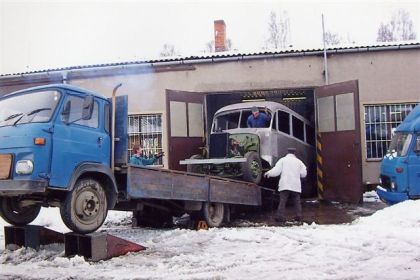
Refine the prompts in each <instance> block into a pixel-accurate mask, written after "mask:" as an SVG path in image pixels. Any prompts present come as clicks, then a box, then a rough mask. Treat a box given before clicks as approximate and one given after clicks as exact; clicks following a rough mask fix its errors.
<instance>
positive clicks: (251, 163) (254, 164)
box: [242, 152, 262, 184]
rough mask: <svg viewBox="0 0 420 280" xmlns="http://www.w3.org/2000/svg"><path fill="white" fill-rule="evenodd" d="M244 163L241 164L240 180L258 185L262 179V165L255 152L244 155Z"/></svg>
mask: <svg viewBox="0 0 420 280" xmlns="http://www.w3.org/2000/svg"><path fill="white" fill-rule="evenodd" d="M245 158H246V162H244V163H242V174H243V175H242V178H243V179H244V180H245V181H248V182H252V183H255V184H259V183H260V182H261V178H262V164H261V159H260V156H259V155H258V154H257V153H256V152H248V153H246V154H245Z"/></svg>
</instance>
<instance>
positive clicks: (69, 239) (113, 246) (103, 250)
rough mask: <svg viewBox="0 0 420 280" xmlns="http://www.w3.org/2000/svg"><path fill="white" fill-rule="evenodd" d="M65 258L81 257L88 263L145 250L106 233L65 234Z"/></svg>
mask: <svg viewBox="0 0 420 280" xmlns="http://www.w3.org/2000/svg"><path fill="white" fill-rule="evenodd" d="M64 240H65V242H64V245H65V253H64V255H65V256H66V257H72V256H75V255H78V256H83V257H85V259H87V260H89V261H100V260H107V259H110V258H113V257H118V256H122V255H125V254H127V253H129V252H139V251H142V250H145V249H146V247H143V246H141V245H139V244H136V243H133V242H131V241H128V240H125V239H122V238H119V237H116V236H113V235H110V234H107V233H91V234H79V233H74V232H70V233H66V234H65V235H64Z"/></svg>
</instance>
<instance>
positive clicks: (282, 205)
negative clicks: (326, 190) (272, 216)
mask: <svg viewBox="0 0 420 280" xmlns="http://www.w3.org/2000/svg"><path fill="white" fill-rule="evenodd" d="M289 197H290V198H291V199H292V201H293V205H294V207H295V220H296V221H302V205H301V204H300V193H298V192H293V191H287V190H285V191H280V202H279V206H278V207H277V218H278V220H279V221H280V222H286V215H285V211H286V203H287V200H288V199H289Z"/></svg>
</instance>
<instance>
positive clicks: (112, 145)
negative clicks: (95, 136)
mask: <svg viewBox="0 0 420 280" xmlns="http://www.w3.org/2000/svg"><path fill="white" fill-rule="evenodd" d="M120 86H122V83H119V84H118V85H116V86H115V87H114V90H113V91H112V99H111V100H112V124H111V169H112V172H114V169H115V166H114V165H115V109H116V107H115V103H116V100H117V98H116V95H117V90H118V88H119V87H120Z"/></svg>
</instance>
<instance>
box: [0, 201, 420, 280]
mask: <svg viewBox="0 0 420 280" xmlns="http://www.w3.org/2000/svg"><path fill="white" fill-rule="evenodd" d="M419 213H420V200H419V201H406V202H403V203H400V204H397V205H394V206H392V207H387V208H385V209H383V210H380V211H378V212H376V213H375V214H373V215H372V216H369V217H362V218H359V219H357V220H356V221H354V222H353V223H351V224H342V225H316V224H311V225H304V226H296V227H267V226H260V227H252V228H242V227H241V228H220V229H210V230H208V231H193V230H185V229H170V230H151V229H132V228H130V226H129V225H128V224H126V223H124V222H123V223H120V221H121V220H125V221H129V219H130V214H129V213H124V212H120V213H118V212H114V211H112V212H111V213H110V217H109V218H108V222H107V224H106V225H105V226H104V228H106V229H107V231H108V232H109V233H112V234H115V235H117V236H120V237H123V238H127V239H129V240H131V241H134V242H137V243H139V244H142V245H144V246H146V247H147V248H148V249H147V250H146V251H142V252H139V253H130V254H129V255H126V256H122V257H118V258H114V259H111V260H108V261H101V262H98V263H93V262H86V261H85V260H84V259H83V258H81V257H73V258H70V259H69V258H65V257H63V254H64V252H63V251H64V248H63V246H62V245H51V246H45V247H43V248H42V249H41V251H39V252H35V251H34V250H32V249H18V250H16V251H9V250H5V249H4V234H3V229H2V227H3V226H4V225H5V222H4V221H2V220H1V219H0V226H1V227H0V243H1V244H0V279H3V278H6V279H16V278H18V279H40V278H42V279H99V278H101V279H245V278H246V279H418V278H419V275H420V250H419V248H420V239H419V236H420V214H419ZM34 223H35V224H43V225H48V226H49V227H51V228H55V229H61V230H63V231H67V229H65V228H64V225H63V224H62V222H61V221H60V219H59V213H58V211H57V210H56V209H43V210H42V213H41V217H40V218H38V219H37V221H35V222H34Z"/></svg>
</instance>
